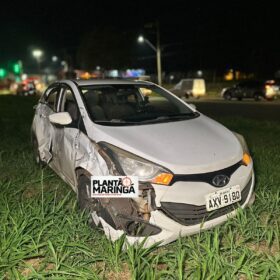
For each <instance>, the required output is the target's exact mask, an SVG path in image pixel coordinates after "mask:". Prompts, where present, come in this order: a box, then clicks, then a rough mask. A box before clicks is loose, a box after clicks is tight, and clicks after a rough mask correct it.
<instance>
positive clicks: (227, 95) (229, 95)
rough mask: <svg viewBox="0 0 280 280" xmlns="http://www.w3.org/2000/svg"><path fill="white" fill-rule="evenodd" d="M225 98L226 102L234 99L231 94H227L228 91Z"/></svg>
mask: <svg viewBox="0 0 280 280" xmlns="http://www.w3.org/2000/svg"><path fill="white" fill-rule="evenodd" d="M223 97H224V99H225V100H231V98H232V96H231V93H230V92H227V91H226V92H225V93H224V96H223Z"/></svg>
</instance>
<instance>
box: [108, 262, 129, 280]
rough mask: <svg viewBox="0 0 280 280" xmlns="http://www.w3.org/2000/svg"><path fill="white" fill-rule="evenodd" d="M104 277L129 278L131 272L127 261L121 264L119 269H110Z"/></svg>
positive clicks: (120, 279) (115, 279)
mask: <svg viewBox="0 0 280 280" xmlns="http://www.w3.org/2000/svg"><path fill="white" fill-rule="evenodd" d="M106 279H110V280H130V279H131V273H130V270H129V267H128V264H127V263H124V264H123V265H122V269H121V271H110V272H109V273H107V275H106Z"/></svg>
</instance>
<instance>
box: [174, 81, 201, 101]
mask: <svg viewBox="0 0 280 280" xmlns="http://www.w3.org/2000/svg"><path fill="white" fill-rule="evenodd" d="M170 91H171V92H172V93H174V94H175V95H177V96H178V97H180V98H189V97H195V98H200V97H202V96H205V94H206V86H205V80H204V79H183V80H181V81H180V82H179V83H178V84H176V85H175V86H174V87H173V88H172V89H170Z"/></svg>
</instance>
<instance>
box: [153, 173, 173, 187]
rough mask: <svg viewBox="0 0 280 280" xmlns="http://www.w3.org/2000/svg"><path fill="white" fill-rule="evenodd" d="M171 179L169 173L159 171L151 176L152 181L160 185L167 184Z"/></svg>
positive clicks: (171, 176)
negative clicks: (153, 176) (154, 175)
mask: <svg viewBox="0 0 280 280" xmlns="http://www.w3.org/2000/svg"><path fill="white" fill-rule="evenodd" d="M172 179H173V175H172V174H170V173H160V174H158V175H157V176H156V177H155V178H153V180H152V183H154V184H160V185H169V184H170V182H171V181H172Z"/></svg>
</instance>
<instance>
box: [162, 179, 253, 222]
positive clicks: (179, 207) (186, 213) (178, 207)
mask: <svg viewBox="0 0 280 280" xmlns="http://www.w3.org/2000/svg"><path fill="white" fill-rule="evenodd" d="M251 183H252V178H251V179H250V181H249V182H248V184H247V185H246V186H245V188H244V189H243V190H242V192H241V197H242V199H241V200H240V201H238V202H236V203H234V204H231V205H228V206H225V207H223V208H220V209H217V210H214V211H212V212H207V210H206V206H205V205H201V206H197V205H192V204H184V203H173V202H161V208H160V210H162V211H163V212H164V213H165V214H166V215H167V216H169V217H170V218H172V219H174V220H175V221H177V222H178V223H180V224H182V225H186V226H191V225H196V224H200V223H202V222H206V221H210V220H213V219H215V218H218V217H220V216H223V215H226V214H228V213H230V212H232V211H233V210H234V209H236V208H238V206H239V205H243V204H244V203H245V201H246V199H247V197H248V194H249V192H250V186H251Z"/></svg>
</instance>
